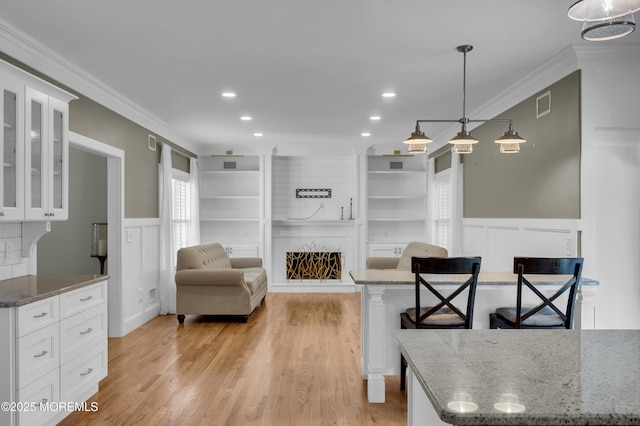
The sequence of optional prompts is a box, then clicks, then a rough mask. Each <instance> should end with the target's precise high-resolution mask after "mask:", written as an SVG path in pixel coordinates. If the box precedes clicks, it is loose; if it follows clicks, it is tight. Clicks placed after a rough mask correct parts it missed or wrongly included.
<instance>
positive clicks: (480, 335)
mask: <svg viewBox="0 0 640 426" xmlns="http://www.w3.org/2000/svg"><path fill="white" fill-rule="evenodd" d="M396 335H397V337H398V341H399V342H400V349H401V351H402V353H403V354H404V356H405V358H406V359H407V362H408V364H409V366H410V368H411V369H412V370H413V371H414V372H416V376H417V378H418V381H419V382H420V384H421V386H422V388H423V390H424V391H425V393H426V394H427V397H428V398H429V400H430V401H431V403H432V404H433V406H434V408H435V410H436V412H437V413H438V414H439V416H440V418H441V419H442V420H443V421H444V422H447V423H452V424H458V425H489V424H492V425H513V424H520V425H552V424H556V425H558V424H563V425H565V424H566V425H570V424H576V425H578V424H590V425H595V424H607V425H616V424H640V397H639V395H640V362H639V361H638V360H640V330H397V331H396ZM456 401H457V402H456ZM451 402H453V404H450V403H451ZM456 404H458V405H456ZM500 404H502V405H500ZM463 405H464V406H466V407H468V408H474V407H477V408H476V410H475V411H473V412H458V411H456V407H457V406H458V407H460V406H463ZM500 409H503V410H504V409H506V410H509V409H510V410H512V411H513V412H511V413H508V412H504V411H500ZM520 410H521V412H516V411H520Z"/></svg>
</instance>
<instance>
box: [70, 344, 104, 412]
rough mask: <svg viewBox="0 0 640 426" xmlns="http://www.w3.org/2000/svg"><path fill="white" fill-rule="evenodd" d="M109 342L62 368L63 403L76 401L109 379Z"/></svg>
mask: <svg viewBox="0 0 640 426" xmlns="http://www.w3.org/2000/svg"><path fill="white" fill-rule="evenodd" d="M107 362H108V354H107V341H106V340H104V341H103V342H102V343H100V344H97V345H96V346H94V347H92V348H91V349H89V350H88V351H86V352H84V353H82V354H80V355H78V356H77V357H75V358H74V359H72V360H71V361H69V362H67V363H66V364H63V365H62V367H61V368H60V396H61V398H62V401H75V400H77V399H78V398H79V397H80V396H82V394H83V393H85V392H87V391H88V390H90V389H91V388H94V387H95V388H96V391H97V389H98V383H99V382H100V380H102V379H104V378H105V377H107Z"/></svg>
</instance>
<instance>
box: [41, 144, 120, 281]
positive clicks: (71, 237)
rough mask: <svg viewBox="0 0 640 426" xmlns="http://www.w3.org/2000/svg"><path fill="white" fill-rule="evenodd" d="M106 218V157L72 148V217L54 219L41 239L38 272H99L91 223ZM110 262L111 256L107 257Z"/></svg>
mask: <svg viewBox="0 0 640 426" xmlns="http://www.w3.org/2000/svg"><path fill="white" fill-rule="evenodd" d="M106 221H107V160H106V158H103V157H100V156H97V155H95V154H91V153H88V152H84V151H81V150H79V149H76V148H73V147H71V148H70V149H69V220H66V221H63V222H51V232H49V233H46V234H45V235H43V236H42V238H40V240H39V241H38V274H99V273H100V267H99V265H100V264H99V262H98V260H97V259H94V258H92V257H90V256H89V255H90V249H91V229H92V228H91V224H92V223H94V222H106ZM107 265H108V260H107Z"/></svg>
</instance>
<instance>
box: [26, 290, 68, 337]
mask: <svg viewBox="0 0 640 426" xmlns="http://www.w3.org/2000/svg"><path fill="white" fill-rule="evenodd" d="M59 306H60V305H59V299H58V296H53V297H48V298H46V299H43V300H38V301H37V302H33V303H29V304H28V305H22V306H19V307H18V337H22V336H24V335H25V334H29V333H31V332H33V331H36V330H39V329H41V328H43V327H46V326H48V325H51V324H55V323H56V322H58V319H59V318H60V317H59V315H60V314H59V312H60V309H59Z"/></svg>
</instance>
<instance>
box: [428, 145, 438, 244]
mask: <svg viewBox="0 0 640 426" xmlns="http://www.w3.org/2000/svg"><path fill="white" fill-rule="evenodd" d="M435 170H436V159H435V157H434V158H429V162H428V163H427V241H426V242H427V243H429V244H435V243H436V242H435V236H434V228H435V211H436V172H435Z"/></svg>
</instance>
